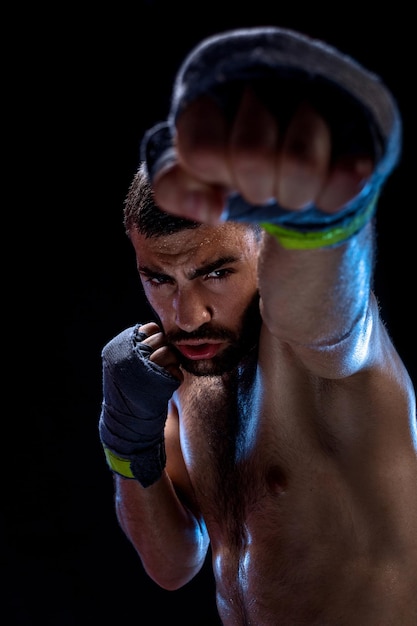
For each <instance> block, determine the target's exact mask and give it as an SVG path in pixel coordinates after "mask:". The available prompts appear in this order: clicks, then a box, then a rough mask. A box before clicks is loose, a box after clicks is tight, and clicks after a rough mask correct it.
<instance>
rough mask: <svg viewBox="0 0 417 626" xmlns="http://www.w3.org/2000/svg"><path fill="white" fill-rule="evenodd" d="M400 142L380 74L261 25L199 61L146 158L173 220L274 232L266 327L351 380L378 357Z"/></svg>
mask: <svg viewBox="0 0 417 626" xmlns="http://www.w3.org/2000/svg"><path fill="white" fill-rule="evenodd" d="M400 133H401V123H400V118H399V114H398V111H397V108H396V105H395V102H394V101H393V99H392V97H391V95H390V94H389V92H388V90H387V89H386V88H385V87H384V86H383V84H382V83H381V81H380V80H379V79H378V78H377V77H376V76H375V75H373V74H371V73H369V72H368V71H366V70H365V69H364V68H362V67H361V66H359V65H358V64H357V63H355V62H354V61H352V60H351V59H349V58H348V57H345V56H343V55H341V54H340V53H338V52H337V51H335V50H334V49H332V48H330V47H328V46H325V45H324V44H322V43H320V42H316V41H314V40H311V39H308V38H306V37H303V36H300V35H297V34H295V33H292V32H289V31H283V30H280V29H274V28H271V29H252V30H243V31H234V32H233V33H229V34H225V35H222V36H220V37H217V38H212V39H210V40H208V41H206V42H205V43H203V44H202V45H201V46H199V47H198V48H197V49H196V50H195V51H194V52H193V53H192V54H191V55H190V56H189V57H188V59H187V60H186V61H185V63H184V64H183V67H182V68H181V71H180V72H179V74H178V76H177V82H176V85H175V88H174V92H173V100H172V108H171V114H170V117H169V118H168V123H167V124H165V125H164V124H162V125H159V126H158V127H155V128H154V129H152V131H150V133H149V134H148V136H147V137H146V139H145V142H144V150H143V154H144V157H145V158H146V159H147V162H148V170H149V174H150V175H151V177H152V179H153V184H154V189H155V196H156V200H157V202H158V204H160V206H162V207H163V208H164V209H166V210H167V211H171V212H174V213H177V214H179V215H183V216H185V217H191V218H193V219H198V220H201V221H207V222H214V221H216V220H218V219H231V220H238V221H252V222H253V221H255V222H258V223H260V224H261V225H262V226H263V227H264V229H265V231H266V233H267V234H266V236H265V245H264V247H263V250H262V254H261V256H260V266H259V269H260V271H259V286H260V293H261V297H262V314H263V318H264V321H265V324H266V325H267V327H268V329H269V331H270V332H271V333H272V334H273V335H275V336H277V337H278V338H280V339H281V340H283V341H286V342H288V343H290V344H291V345H292V347H293V348H294V349H295V350H297V351H298V353H299V355H300V356H301V357H302V358H303V359H304V360H305V361H306V365H308V367H310V368H312V369H314V370H315V372H316V373H318V374H321V375H323V376H326V375H331V376H333V377H339V376H346V375H349V374H350V373H352V372H353V371H355V370H356V369H357V368H358V367H360V366H362V365H363V364H364V361H363V359H366V358H367V356H368V354H367V350H366V347H367V346H366V342H367V341H369V332H370V331H371V328H372V322H373V321H376V317H377V307H376V306H375V305H374V306H372V307H369V299H370V289H371V284H372V273H373V256H374V253H373V225H372V223H373V217H374V213H375V209H376V205H377V200H378V195H379V193H380V190H381V188H382V186H383V184H384V182H385V180H386V177H387V176H388V174H389V173H390V172H391V170H392V168H393V167H394V166H395V164H396V161H397V158H398V154H399V150H400V144H401V137H400ZM374 314H375V315H376V317H375V318H374ZM331 355H333V356H334V358H329V357H330V356H331Z"/></svg>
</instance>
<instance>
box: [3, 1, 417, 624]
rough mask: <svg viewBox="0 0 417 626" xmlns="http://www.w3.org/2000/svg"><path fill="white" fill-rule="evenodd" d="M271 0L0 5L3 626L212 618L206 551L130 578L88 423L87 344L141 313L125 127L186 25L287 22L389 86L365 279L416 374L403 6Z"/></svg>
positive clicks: (167, 82)
mask: <svg viewBox="0 0 417 626" xmlns="http://www.w3.org/2000/svg"><path fill="white" fill-rule="evenodd" d="M282 4H283V6H279V5H280V3H273V2H270V1H261V0H257V1H256V2H255V3H253V4H252V5H250V6H248V7H247V8H246V9H243V8H242V5H243V3H241V2H227V0H223V1H222V2H210V3H205V4H203V3H198V2H196V3H194V4H192V3H185V2H176V3H175V2H162V1H157V0H155V1H153V2H152V1H149V2H136V3H131V4H129V8H126V9H124V8H123V6H122V7H121V6H120V5H117V7H116V5H112V4H111V5H108V6H106V7H104V5H103V6H101V5H98V6H97V8H95V9H92V8H88V9H86V8H85V6H82V7H74V5H70V4H68V5H65V4H63V5H60V7H59V10H58V9H53V8H52V9H49V10H48V11H46V10H44V11H42V10H41V9H39V7H36V10H35V9H27V8H26V9H25V10H24V11H23V9H22V11H21V12H20V13H19V11H20V9H17V10H16V9H15V11H16V14H15V15H13V16H11V15H9V17H7V19H5V24H4V29H5V30H7V31H8V33H9V34H11V35H12V37H11V42H12V43H11V44H10V48H9V50H8V55H7V58H6V63H5V65H6V68H7V71H6V73H7V74H8V75H9V78H10V83H11V87H10V89H9V90H8V91H7V96H8V97H7V99H8V101H9V102H10V104H11V106H10V108H11V115H10V120H11V121H10V122H9V123H8V130H9V131H11V135H12V145H13V148H14V151H13V154H16V161H14V162H12V169H13V170H14V174H15V176H16V180H14V179H12V180H13V182H12V185H13V190H12V199H11V201H10V202H8V203H7V207H6V210H5V213H6V215H5V216H6V217H7V216H8V218H9V220H10V222H11V224H10V228H9V229H7V230H6V231H5V234H6V237H5V239H7V240H8V241H5V244H6V243H8V245H9V248H10V249H11V250H12V252H11V253H10V258H11V259H12V261H11V262H10V265H11V267H9V264H8V263H7V262H6V267H5V270H6V275H7V276H11V278H12V281H11V282H12V290H11V291H12V293H11V297H10V299H9V300H8V302H19V305H18V306H17V307H16V315H14V314H13V317H15V319H16V321H17V322H18V324H17V331H16V337H18V338H19V341H18V342H16V343H17V344H18V347H17V346H16V345H15V340H14V339H13V341H12V342H10V343H11V346H12V349H11V351H10V352H11V358H10V360H8V362H7V363H5V365H6V369H7V375H8V377H9V378H10V382H6V384H5V385H4V398H5V400H4V407H3V424H4V427H11V428H10V435H8V436H6V437H5V438H4V443H3V445H2V451H3V453H6V456H5V458H6V459H7V461H5V462H4V469H3V507H2V518H1V521H2V525H3V527H4V532H3V537H4V549H3V554H4V556H5V560H4V576H5V582H6V584H5V585H4V584H3V596H4V600H5V603H3V606H5V607H6V609H5V610H9V617H8V619H7V621H6V623H7V624H17V625H18V626H32V625H33V626H35V625H36V626H37V625H38V624H39V625H42V626H84V625H87V624H91V623H97V624H100V623H101V624H103V625H104V626H110V625H113V624H116V623H117V624H120V623H128V624H137V625H141V626H148V625H149V626H150V625H157V626H159V625H165V624H171V623H177V622H178V623H180V624H181V625H182V626H203V625H204V626H215V624H216V623H217V622H216V617H215V615H216V613H215V608H214V594H213V584H212V578H211V571H210V568H209V564H207V567H205V568H204V569H203V571H202V572H201V574H200V575H199V576H198V577H197V578H196V579H195V580H194V581H193V582H191V583H190V584H189V585H187V586H186V587H184V588H183V589H182V590H180V591H178V592H167V591H163V590H161V589H159V588H158V587H157V586H156V585H155V584H154V583H153V582H152V581H150V579H148V578H147V576H146V575H145V573H144V571H143V569H142V566H141V564H140V561H139V559H138V557H137V556H136V554H135V553H134V550H133V548H132V547H131V546H130V544H129V543H128V541H127V539H126V538H125V537H124V535H123V534H122V532H121V530H120V529H119V527H118V525H117V522H116V519H115V514H114V509H113V487H112V478H111V475H110V473H109V471H108V470H107V467H106V464H105V462H104V458H103V454H102V451H101V447H100V443H99V440H98V434H97V421H98V416H99V411H100V402H101V361H100V351H101V348H102V346H103V345H104V344H105V343H106V342H107V341H108V340H109V339H110V338H111V337H112V336H113V335H114V334H116V333H118V332H119V331H121V330H122V329H123V328H125V327H126V326H129V325H132V324H133V323H135V322H136V321H138V320H143V319H145V317H146V315H147V311H146V307H145V304H144V301H143V298H142V294H141V291H140V285H139V279H138V277H137V274H136V269H135V262H134V257H133V250H132V249H131V247H130V244H129V242H128V241H127V238H126V237H125V234H124V232H123V226H122V205H123V200H124V197H125V194H126V191H127V188H128V185H129V183H130V181H131V178H132V176H133V174H134V171H135V169H136V167H137V165H138V160H139V143H140V140H141V137H142V135H143V133H144V132H145V130H146V129H147V128H149V127H150V126H151V125H153V124H154V123H155V122H158V121H160V120H162V119H164V118H165V116H166V114H167V112H168V107H169V98H170V93H171V85H172V81H173V78H174V75H175V72H176V70H177V69H178V66H179V64H180V63H181V61H182V59H183V57H184V55H185V54H186V53H187V52H188V50H189V49H190V48H191V47H192V46H194V45H195V44H196V43H198V42H199V41H200V39H201V38H203V37H205V36H208V35H211V34H214V33H215V32H219V31H222V30H226V29H229V28H234V27H240V26H255V25H267V24H274V25H281V26H287V27H291V28H295V29H298V30H301V31H303V32H305V33H307V34H310V35H312V36H315V37H319V38H323V39H325V40H327V41H328V42H329V43H331V44H334V45H336V46H337V47H339V48H340V49H342V50H343V51H345V52H347V53H349V54H351V55H353V56H355V57H356V58H357V59H358V60H359V61H360V62H362V63H363V64H365V65H366V66H367V67H368V68H370V69H372V70H374V71H375V72H377V73H378V74H380V75H381V76H382V77H383V79H384V81H385V82H386V83H387V85H388V86H389V87H390V88H391V90H392V91H393V93H394V95H395V96H396V98H397V100H398V103H399V106H400V109H401V110H402V113H403V120H404V130H405V133H404V149H403V157H402V161H401V163H400V166H399V167H398V168H397V170H396V171H395V173H394V174H393V176H392V177H391V178H390V180H389V182H388V184H387V185H386V187H385V190H384V192H383V195H382V197H381V199H380V203H379V213H378V241H379V253H378V257H377V271H376V289H377V293H378V295H379V298H380V301H381V306H382V309H383V315H384V317H385V319H386V322H387V325H388V327H389V329H390V332H391V335H392V337H393V339H394V341H395V343H396V345H397V347H398V349H399V351H400V353H401V354H402V356H403V358H404V360H405V362H406V364H407V365H408V367H409V369H410V372H411V373H412V376H413V380H416V359H415V356H414V352H413V349H414V348H415V339H416V334H415V314H414V310H413V307H412V304H411V299H412V297H413V296H414V291H415V267H416V266H415V258H414V246H415V243H414V236H413V232H412V226H411V224H412V217H414V216H413V213H415V207H414V204H415V199H414V196H415V189H414V183H415V171H414V167H413V168H412V163H413V164H414V159H413V157H414V154H413V150H414V141H415V140H416V124H415V119H414V115H413V113H414V106H415V105H414V100H415V95H414V85H413V82H414V76H415V64H414V63H413V59H412V54H414V51H413V45H414V41H413V40H412V38H411V37H410V35H411V26H409V24H411V23H413V18H412V16H411V15H407V13H405V12H404V10H403V9H401V10H400V8H399V7H398V11H397V7H396V6H392V5H391V7H390V12H389V13H388V12H387V13H381V14H378V15H372V16H369V15H364V14H363V11H362V5H363V3H358V5H357V6H354V5H352V4H349V3H332V4H329V3H314V7H313V6H312V5H313V3H308V7H309V8H308V9H307V10H306V9H305V8H303V7H302V6H301V5H300V4H299V3H295V2H291V3H289V4H288V5H287V4H285V5H284V3H282ZM329 7H330V8H329ZM226 9H227V11H226ZM226 12H227V16H226V15H225V13H226ZM410 81H411V83H410ZM11 154H12V153H11ZM14 164H16V167H15V166H14ZM9 248H8V249H9ZM8 254H9V253H8ZM12 298H13V300H12ZM20 302H21V304H20ZM9 310H12V311H13V310H14V307H12V306H11V307H10V308H9ZM13 321H15V320H12V322H13ZM7 333H8V330H7V328H6V334H7ZM10 335H11V337H12V334H11V333H10ZM6 343H7V342H6ZM5 380H6V381H7V378H5ZM10 396H11V397H12V400H13V402H12V407H11V408H10ZM6 398H8V401H7V402H6ZM6 407H7V409H6ZM7 432H9V431H7ZM3 458H4V456H3Z"/></svg>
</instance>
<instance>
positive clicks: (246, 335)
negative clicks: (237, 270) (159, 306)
mask: <svg viewBox="0 0 417 626" xmlns="http://www.w3.org/2000/svg"><path fill="white" fill-rule="evenodd" d="M261 323H262V318H261V314H260V311H259V294H258V293H256V294H255V296H254V297H253V299H252V301H251V302H250V304H249V305H248V307H247V308H246V310H245V311H244V314H243V316H242V320H241V324H240V328H239V329H238V330H237V331H231V330H230V329H228V328H224V327H219V326H217V325H215V324H211V323H208V324H203V325H202V326H200V328H198V329H197V330H195V331H194V332H192V333H186V332H184V331H181V330H178V331H175V332H171V333H166V340H167V343H168V345H169V346H170V348H171V350H172V351H173V352H174V353H175V354H176V356H177V358H178V361H179V363H180V364H181V366H182V367H183V368H184V370H185V371H186V372H189V373H190V374H193V375H194V376H221V375H222V374H226V373H227V372H231V371H232V370H234V369H235V368H236V367H237V366H238V365H239V364H240V363H241V362H242V361H243V360H244V359H245V357H246V356H248V355H249V354H250V353H251V352H252V350H253V349H254V348H255V347H256V346H257V345H258V342H259V333H260V329H261ZM187 339H208V340H209V339H212V340H213V339H214V340H216V339H219V340H220V341H227V343H228V344H229V345H228V346H227V347H226V348H225V349H224V350H223V351H222V352H221V353H220V354H216V355H215V356H214V357H213V358H211V359H201V360H192V359H188V358H187V357H185V356H184V355H183V354H182V353H181V352H180V351H179V350H178V349H177V348H176V347H175V342H176V341H186V340H187Z"/></svg>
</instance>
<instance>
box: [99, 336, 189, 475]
mask: <svg viewBox="0 0 417 626" xmlns="http://www.w3.org/2000/svg"><path fill="white" fill-rule="evenodd" d="M139 327H140V324H138V325H136V326H133V327H131V328H128V329H126V330H124V331H123V332H122V333H120V334H119V335H117V336H116V337H115V338H114V339H112V340H111V341H110V342H109V343H108V344H107V345H106V346H105V347H104V349H103V351H102V362H103V403H102V411H101V415H100V421H99V433H100V440H101V443H102V445H103V448H104V452H105V455H106V459H107V462H108V464H109V466H110V468H111V469H112V470H113V471H115V472H116V473H118V474H121V475H122V476H125V477H126V478H136V479H137V480H138V481H139V482H140V483H141V484H142V485H143V486H144V487H148V486H149V485H151V484H152V483H154V482H155V481H156V480H157V479H158V478H159V477H160V476H161V474H162V471H163V469H164V467H165V462H166V457H165V445H164V427H165V422H166V418H167V411H168V402H169V400H170V398H171V396H172V394H173V393H174V391H175V390H176V389H177V388H178V387H179V385H180V382H179V381H178V380H177V379H176V378H174V377H173V376H171V375H170V374H169V373H168V372H167V371H166V370H164V369H163V368H162V367H160V366H159V365H156V364H155V363H153V362H152V361H150V360H149V356H150V354H151V352H152V350H151V348H150V347H149V346H148V345H146V344H143V343H141V341H143V339H144V338H145V337H146V335H145V334H143V333H141V332H139V330H138V329H139Z"/></svg>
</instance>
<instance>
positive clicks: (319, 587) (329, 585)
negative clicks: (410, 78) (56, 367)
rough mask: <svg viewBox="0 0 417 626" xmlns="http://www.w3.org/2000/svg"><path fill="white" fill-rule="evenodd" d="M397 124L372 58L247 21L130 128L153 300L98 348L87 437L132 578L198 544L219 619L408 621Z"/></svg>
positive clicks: (415, 606) (174, 566)
mask: <svg viewBox="0 0 417 626" xmlns="http://www.w3.org/2000/svg"><path fill="white" fill-rule="evenodd" d="M400 133H401V124H400V119H399V115H398V111H397V108H396V105H395V102H394V101H393V99H392V98H391V96H390V94H389V92H388V91H387V89H386V88H385V87H384V86H383V85H382V83H381V82H380V81H379V79H378V78H377V77H375V76H374V75H372V74H370V73H368V72H367V71H366V70H365V69H364V68H362V67H360V66H358V65H357V64H355V62H353V61H352V60H351V59H349V58H347V57H345V56H343V55H340V54H339V53H338V52H337V51H335V50H333V49H332V48H329V47H328V46H326V45H323V44H321V43H320V42H316V41H313V40H310V39H308V38H305V37H303V36H299V35H297V34H296V33H291V32H288V31H281V30H280V29H276V28H273V29H267V28H264V29H250V30H246V31H235V32H232V33H225V34H223V35H220V36H218V37H214V38H210V39H209V40H207V41H206V42H203V43H202V44H201V45H200V46H198V47H197V48H196V50H194V51H193V53H192V54H190V55H189V57H188V58H187V59H186V60H185V62H184V64H183V66H182V68H181V69H180V72H179V74H178V76H177V81H176V85H175V88H174V91H173V99H172V108H171V111H170V116H169V118H168V122H167V124H160V125H157V126H156V127H155V128H154V129H152V130H151V131H150V132H149V133H148V134H147V135H146V137H145V139H144V144H143V155H144V161H146V163H145V162H142V163H141V165H140V167H139V169H138V172H137V174H136V176H135V178H134V180H133V182H132V185H131V188H130V190H129V193H128V196H127V199H126V205H125V225H126V230H127V233H128V235H129V238H130V240H131V242H132V244H133V246H134V249H135V251H136V257H137V267H138V271H139V274H140V277H141V281H142V284H143V287H144V291H145V294H146V297H147V299H148V301H149V303H150V305H151V307H152V309H153V311H154V312H155V319H154V320H152V321H150V322H146V320H144V322H145V323H143V324H137V325H136V326H133V327H132V328H129V329H127V330H125V331H123V332H122V333H120V334H119V335H118V336H117V337H115V338H114V339H113V340H112V341H110V342H109V343H108V344H107V345H106V346H105V348H104V350H103V397H104V400H103V408H102V413H101V418H100V427H99V428H100V437H101V442H102V444H103V447H104V451H105V455H106V459H107V462H108V464H109V466H110V468H111V469H112V471H113V472H114V478H115V494H116V499H115V502H116V511H117V516H118V520H119V522H120V525H121V528H122V529H123V531H124V532H125V533H126V535H127V537H128V538H129V539H130V541H131V542H132V544H133V546H134V548H135V549H136V551H137V553H138V555H139V556H140V558H141V560H142V563H143V565H144V567H145V569H146V571H147V573H148V574H149V576H150V577H151V578H152V579H153V580H154V581H155V582H156V583H158V584H159V585H160V586H161V587H163V588H165V589H170V590H175V589H178V588H179V587H181V586H183V585H184V584H186V583H187V582H188V581H190V580H191V579H192V578H193V577H194V576H195V575H196V574H197V573H198V572H199V570H200V569H201V567H202V565H203V562H204V560H205V557H206V555H207V550H208V547H209V545H210V546H211V550H212V557H213V558H212V563H213V572H214V577H215V581H216V593H217V606H218V612H219V615H220V618H221V620H222V622H223V624H224V625H225V626H249V625H253V626H275V625H277V626H278V625H282V626H293V625H294V626H295V625H297V626H300V625H302V624H303V625H304V624H305V625H308V626H416V624H417V453H416V448H417V436H416V402H415V395H414V389H413V385H412V382H411V380H410V377H409V375H408V374H407V372H406V370H405V367H404V365H403V363H402V361H401V359H400V357H399V355H398V354H397V352H396V350H395V348H394V346H393V344H392V342H391V340H390V337H389V334H388V333H387V330H386V328H385V326H384V322H383V320H381V317H380V311H379V308H378V302H377V299H376V297H375V295H374V294H373V292H372V278H373V259H374V228H375V226H374V219H373V216H374V212H375V206H376V199H377V197H378V193H379V191H380V190H381V187H382V186H383V183H384V181H385V180H386V177H387V176H388V175H389V173H390V172H391V170H392V168H393V167H394V166H395V165H396V162H397V159H398V153H399V149H400V139H401V137H400ZM159 207H160V208H159ZM161 208H162V209H163V211H161ZM397 210H401V208H398V209H397ZM393 219H395V213H394V211H393Z"/></svg>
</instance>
